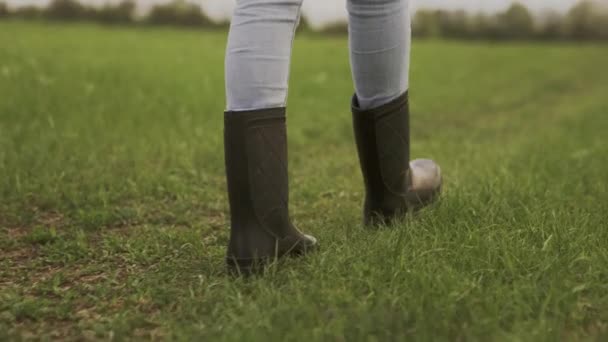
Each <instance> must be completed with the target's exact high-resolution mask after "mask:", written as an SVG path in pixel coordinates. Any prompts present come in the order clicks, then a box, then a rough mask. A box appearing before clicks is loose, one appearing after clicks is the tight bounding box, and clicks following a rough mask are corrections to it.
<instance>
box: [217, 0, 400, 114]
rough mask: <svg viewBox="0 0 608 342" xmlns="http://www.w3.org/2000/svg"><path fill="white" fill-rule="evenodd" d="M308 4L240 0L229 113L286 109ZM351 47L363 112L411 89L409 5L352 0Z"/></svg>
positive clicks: (231, 51) (231, 46)
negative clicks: (297, 36) (292, 65)
mask: <svg viewBox="0 0 608 342" xmlns="http://www.w3.org/2000/svg"><path fill="white" fill-rule="evenodd" d="M302 1H303V0H237V6H236V8H235V11H234V15H233V17H232V22H231V25H230V33H229V37H228V46H227V51H226V68H225V72H226V100H227V110H229V111H242V110H256V109H265V108H275V107H285V106H286V101H287V90H288V83H289V66H290V59H291V48H292V44H293V38H294V35H295V30H296V27H297V24H298V21H299V18H300V8H301V6H302ZM347 9H348V20H349V48H350V62H351V70H352V76H353V80H354V84H355V93H356V96H357V99H358V102H359V107H360V108H361V109H363V110H365V109H372V108H376V107H379V106H382V105H384V104H386V103H388V102H391V101H392V100H394V99H396V98H397V97H399V96H400V95H402V94H403V93H405V92H406V91H407V90H408V86H409V84H408V74H409V51H410V44H411V28H410V13H409V0H348V4H347Z"/></svg>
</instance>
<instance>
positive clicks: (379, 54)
mask: <svg viewBox="0 0 608 342" xmlns="http://www.w3.org/2000/svg"><path fill="white" fill-rule="evenodd" d="M409 3H410V1H409V0H349V1H348V4H347V6H348V7H347V8H348V13H349V39H350V57H351V66H352V73H353V80H354V82H355V90H356V94H357V99H358V101H359V107H360V108H361V109H363V110H366V109H371V108H377V107H379V106H381V105H384V104H387V103H389V102H391V101H392V100H394V99H396V98H398V97H399V96H401V95H403V94H404V93H405V92H406V91H407V90H408V86H409V84H408V83H409V79H408V76H409V63H410V45H411V28H410V11H409Z"/></svg>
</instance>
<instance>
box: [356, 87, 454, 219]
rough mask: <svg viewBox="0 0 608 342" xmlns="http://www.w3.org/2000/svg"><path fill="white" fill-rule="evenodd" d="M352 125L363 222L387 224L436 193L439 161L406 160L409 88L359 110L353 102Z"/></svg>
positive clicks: (432, 198) (440, 178)
mask: <svg viewBox="0 0 608 342" xmlns="http://www.w3.org/2000/svg"><path fill="white" fill-rule="evenodd" d="M352 112H353V126H354V131H355V140H356V143H357V151H358V153H359V162H360V165H361V171H362V173H363V179H364V182H365V204H364V208H363V221H364V224H365V225H378V224H390V223H391V222H392V221H393V220H395V219H399V218H401V217H402V216H403V215H405V214H406V213H407V212H408V211H410V210H417V209H420V208H422V207H424V206H426V205H428V204H430V203H431V202H433V201H434V200H435V199H436V198H437V197H438V195H439V194H440V193H441V186H442V176H441V169H440V168H439V166H438V165H437V164H436V163H435V162H433V161H432V160H428V159H418V160H414V161H412V162H411V163H410V161H409V158H410V128H409V101H408V93H405V94H403V95H402V96H401V97H399V98H397V99H395V100H394V101H392V102H390V103H388V104H386V105H383V106H381V107H378V108H375V109H371V110H361V109H359V104H358V101H357V97H356V96H354V97H353V101H352Z"/></svg>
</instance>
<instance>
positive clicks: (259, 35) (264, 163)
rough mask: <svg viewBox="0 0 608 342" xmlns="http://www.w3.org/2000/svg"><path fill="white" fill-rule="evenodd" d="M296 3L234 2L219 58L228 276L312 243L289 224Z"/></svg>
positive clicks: (254, 268) (298, 2) (313, 242)
mask: <svg viewBox="0 0 608 342" xmlns="http://www.w3.org/2000/svg"><path fill="white" fill-rule="evenodd" d="M301 2H302V0H238V1H237V7H236V10H235V12H234V16H233V19H232V24H231V27H230V34H229V39H228V48H227V52H226V93H227V96H226V97H227V111H226V112H225V114H224V149H225V159H226V179H227V183H228V198H229V202H230V228H231V229H230V242H229V245H228V251H227V258H226V260H227V263H228V266H229V268H230V270H231V271H234V272H239V273H245V274H249V273H253V272H257V271H259V270H262V268H260V267H259V266H263V264H264V262H265V261H268V260H271V259H273V258H276V257H280V256H283V255H287V254H302V253H304V252H306V251H308V250H310V249H311V248H313V247H314V246H315V245H316V240H315V239H314V238H313V237H311V236H308V235H305V234H302V233H301V232H300V231H298V229H297V228H295V227H294V225H293V224H292V223H291V221H290V219H289V210H288V207H289V204H288V201H289V189H288V188H289V182H288V177H287V136H286V124H285V101H286V97H287V83H288V75H289V60H290V54H291V45H292V40H293V36H294V30H295V26H296V24H297V21H298V16H299V11H300V6H301Z"/></svg>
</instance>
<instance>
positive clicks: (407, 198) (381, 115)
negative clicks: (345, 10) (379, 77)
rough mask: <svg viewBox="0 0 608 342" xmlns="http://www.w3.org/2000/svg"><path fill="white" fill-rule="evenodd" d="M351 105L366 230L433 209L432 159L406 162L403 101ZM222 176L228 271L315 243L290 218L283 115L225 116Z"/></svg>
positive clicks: (436, 187) (279, 111)
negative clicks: (425, 208) (228, 225)
mask: <svg viewBox="0 0 608 342" xmlns="http://www.w3.org/2000/svg"><path fill="white" fill-rule="evenodd" d="M358 107H359V106H358V101H357V99H356V96H355V97H354V98H353V102H352V112H353V125H354V131H355V139H356V144H357V150H358V154H359V161H360V164H361V171H362V172H363V178H364V181H365V204H364V212H363V217H364V224H365V225H368V226H376V225H387V224H390V223H391V222H392V221H393V220H395V219H399V218H401V217H402V216H403V215H404V214H406V213H407V212H408V211H412V210H416V209H419V208H421V207H423V206H425V205H427V204H429V203H430V202H432V201H433V200H434V199H435V198H436V197H437V195H438V194H439V193H440V191H441V184H442V180H441V171H440V169H439V167H438V166H437V165H436V164H435V163H434V162H433V161H431V160H415V161H412V162H411V163H410V161H409V149H410V146H409V145H410V140H409V104H408V94H407V93H405V94H404V95H402V96H401V97H399V98H398V99H396V100H394V101H392V102H391V103H388V104H386V105H384V106H381V107H379V108H376V109H373V110H360V109H359V108H358ZM224 139H225V140H224V146H225V158H226V176H227V181H228V197H229V201H230V219H231V231H230V243H229V245H228V255H227V258H226V260H227V263H228V268H229V270H230V271H231V272H234V273H236V274H243V275H250V274H252V273H258V272H260V271H261V270H263V268H264V265H265V264H266V263H267V262H268V261H272V260H275V259H276V258H280V257H282V256H286V255H301V254H305V253H307V252H309V251H311V250H314V249H315V248H317V240H316V239H315V238H314V237H312V236H310V235H306V234H303V233H302V232H300V231H299V230H298V229H297V228H296V227H295V226H294V225H293V223H292V222H291V220H290V218H289V210H288V207H289V204H288V199H289V186H288V176H287V133H286V123H285V108H274V109H264V110H256V111H243V112H226V113H225V117H224Z"/></svg>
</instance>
